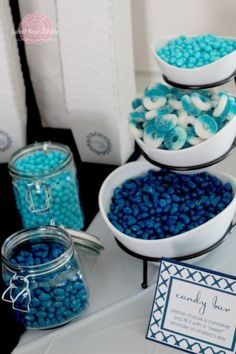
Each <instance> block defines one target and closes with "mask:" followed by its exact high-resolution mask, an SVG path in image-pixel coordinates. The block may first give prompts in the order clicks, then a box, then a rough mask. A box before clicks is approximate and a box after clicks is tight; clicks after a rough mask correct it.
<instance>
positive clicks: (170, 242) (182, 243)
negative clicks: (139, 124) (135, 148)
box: [99, 161, 236, 258]
mask: <svg viewBox="0 0 236 354" xmlns="http://www.w3.org/2000/svg"><path fill="white" fill-rule="evenodd" d="M150 169H152V170H159V168H158V167H154V166H153V165H151V164H150V163H148V162H147V161H137V162H131V163H128V164H125V165H123V166H121V167H119V168H117V169H116V170H115V171H113V172H112V173H111V174H110V175H109V176H108V177H107V178H106V180H105V181H104V182H103V185H102V187H101V189H100V192H99V208H100V212H101V214H102V217H103V219H104V221H105V223H106V225H107V227H108V228H109V229H110V231H111V232H112V234H113V235H114V236H115V237H116V238H117V239H118V240H119V241H120V242H121V243H122V244H123V245H124V246H125V247H127V248H128V249H129V250H131V251H133V252H136V253H138V254H140V255H143V256H147V257H157V258H160V257H170V258H175V257H184V256H189V255H193V254H196V253H198V252H201V251H203V250H205V249H207V248H208V247H210V246H212V245H214V244H215V243H216V242H218V241H219V240H220V239H221V238H222V236H223V235H224V234H225V233H226V231H227V230H228V228H229V227H230V224H231V223H232V220H233V218H234V215H235V210H236V180H235V179H234V177H232V176H230V175H227V174H225V173H221V172H218V171H213V170H212V169H211V170H209V172H210V173H211V174H213V175H214V176H216V177H217V178H219V179H220V180H221V181H222V182H223V183H226V182H229V183H231V185H232V187H233V195H234V196H233V199H232V201H231V203H230V204H229V205H228V206H227V207H226V208H225V209H224V210H223V211H222V212H220V213H219V214H218V215H216V216H215V217H214V218H212V219H210V220H209V221H207V222H205V223H204V224H202V225H200V226H198V227H196V228H194V229H192V230H190V231H187V232H184V233H181V234H179V235H176V236H173V237H169V238H165V239H159V240H143V239H137V238H134V237H131V236H128V235H126V234H124V233H123V232H121V231H119V230H118V229H117V228H116V227H114V226H113V224H112V223H111V222H110V220H109V219H108V216H107V214H108V212H109V210H110V205H111V201H112V197H113V194H114V191H115V189H116V188H117V187H120V186H121V185H122V183H124V182H125V181H126V180H127V179H129V178H135V177H138V176H141V175H144V174H146V173H147V172H148V170H150ZM206 171H207V170H206Z"/></svg>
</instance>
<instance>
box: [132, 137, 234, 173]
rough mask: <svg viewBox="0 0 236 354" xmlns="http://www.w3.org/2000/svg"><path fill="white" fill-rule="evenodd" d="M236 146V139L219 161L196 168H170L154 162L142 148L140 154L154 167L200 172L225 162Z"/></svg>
mask: <svg viewBox="0 0 236 354" xmlns="http://www.w3.org/2000/svg"><path fill="white" fill-rule="evenodd" d="M235 146H236V139H235V140H234V142H233V144H232V145H231V147H230V148H229V150H228V151H226V152H225V153H224V154H223V155H222V156H220V157H218V158H217V159H215V160H213V161H210V162H207V163H204V164H202V165H196V166H170V165H164V164H162V163H160V162H157V161H154V160H152V159H151V158H150V157H149V156H148V155H147V154H146V153H145V152H144V151H143V150H142V149H141V148H140V147H139V148H140V152H141V154H142V155H143V157H144V158H145V160H147V161H149V162H150V163H151V164H152V165H154V166H157V167H160V168H164V169H166V170H172V171H194V170H200V169H202V168H207V167H210V166H213V165H215V164H217V163H219V162H221V161H223V160H224V159H226V157H228V156H230V155H231V153H232V152H233V149H234V148H235Z"/></svg>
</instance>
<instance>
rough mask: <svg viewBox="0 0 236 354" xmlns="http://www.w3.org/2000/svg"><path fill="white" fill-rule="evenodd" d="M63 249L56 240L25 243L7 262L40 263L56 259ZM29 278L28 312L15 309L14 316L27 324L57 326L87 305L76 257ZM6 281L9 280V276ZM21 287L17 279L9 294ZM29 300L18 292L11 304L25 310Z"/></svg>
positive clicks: (77, 313) (37, 326) (23, 264)
mask: <svg viewBox="0 0 236 354" xmlns="http://www.w3.org/2000/svg"><path fill="white" fill-rule="evenodd" d="M64 251H65V247H64V246H63V245H61V244H59V243H54V242H51V243H43V242H40V243H35V244H30V243H24V245H23V246H22V247H21V248H20V247H19V248H18V249H17V251H16V253H14V254H13V255H12V256H11V258H10V262H11V263H13V264H16V265H19V266H21V267H24V266H38V265H43V264H46V263H48V262H50V261H53V260H55V259H56V258H58V257H59V256H60V255H61V254H62V253H63V252H64ZM42 273H43V271H42ZM23 274H24V273H23V272H22V276H23ZM10 276H12V274H11V275H10ZM5 278H6V276H5ZM8 278H9V277H8ZM28 280H29V292H30V297H31V300H30V301H29V312H21V311H16V317H17V320H18V321H19V322H20V323H21V324H23V325H24V326H25V327H27V328H39V329H40V328H53V327H57V326H59V325H62V324H64V323H66V322H68V321H70V320H72V319H73V318H74V317H77V316H78V315H80V314H81V313H82V312H83V311H84V310H85V309H86V308H87V306H88V293H87V290H86V288H85V285H84V282H83V280H82V277H81V273H80V270H79V268H78V263H77V262H76V261H75V258H72V259H71V260H70V261H69V263H67V264H65V265H63V266H62V267H61V268H58V269H57V270H54V271H51V272H50V273H47V274H44V275H43V274H41V275H40V274H37V275H35V276H30V277H28ZM5 282H6V284H8V283H9V279H5ZM20 291H22V287H21V285H20V283H19V287H17V284H16V288H14V289H13V291H12V296H13V297H16V296H17V295H18V294H19V292H20ZM28 300H29V299H28V297H24V296H19V298H18V299H17V300H16V301H15V304H14V305H15V307H16V308H18V309H22V310H25V309H26V302H27V301H28Z"/></svg>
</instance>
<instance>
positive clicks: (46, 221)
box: [13, 149, 84, 230]
mask: <svg viewBox="0 0 236 354" xmlns="http://www.w3.org/2000/svg"><path fill="white" fill-rule="evenodd" d="M66 158H67V156H66V154H65V153H64V152H62V151H59V150H58V151H57V150H54V151H51V150H49V149H48V150H36V151H34V152H33V153H31V154H27V155H25V156H22V157H20V158H18V159H17V160H16V161H15V164H14V167H15V169H16V170H17V171H18V172H20V173H23V174H24V175H26V176H30V178H28V179H25V178H17V179H15V180H14V182H13V188H14V192H15V198H16V203H17V207H18V209H19V211H20V214H21V217H22V221H23V226H24V227H25V228H28V227H37V226H41V225H50V224H53V225H57V226H60V225H63V226H65V227H68V228H71V229H76V230H80V229H81V228H82V227H83V225H84V218H83V213H82V210H81V206H80V201H79V194H78V193H79V192H78V184H77V178H76V171H75V168H74V165H73V166H67V167H66V168H64V169H61V170H60V166H61V165H62V164H63V162H65V160H66ZM55 171H56V172H57V173H55V174H54V172H55ZM50 173H51V175H50ZM37 176H40V177H37ZM42 176H43V177H42Z"/></svg>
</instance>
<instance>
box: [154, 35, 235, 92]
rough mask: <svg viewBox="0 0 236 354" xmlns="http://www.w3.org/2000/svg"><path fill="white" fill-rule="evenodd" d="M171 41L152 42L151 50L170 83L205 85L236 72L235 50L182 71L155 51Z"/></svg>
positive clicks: (163, 39)
mask: <svg viewBox="0 0 236 354" xmlns="http://www.w3.org/2000/svg"><path fill="white" fill-rule="evenodd" d="M228 38H229V39H236V38H233V37H228ZM171 39H175V37H165V38H159V39H157V40H155V41H153V42H152V44H151V49H152V53H153V55H154V57H155V59H156V61H157V63H158V65H159V67H160V69H161V71H162V73H163V74H164V75H165V76H166V77H167V78H168V79H169V80H171V81H172V82H175V83H179V84H182V85H189V86H198V85H207V84H212V83H217V82H219V81H221V80H225V79H227V78H228V77H230V76H231V75H232V74H233V73H234V71H235V70H236V50H234V51H233V52H231V53H230V54H227V55H225V56H224V57H223V58H221V59H219V60H216V61H215V62H213V63H211V64H208V65H204V66H202V67H199V68H194V69H183V68H178V67H176V66H173V65H170V64H168V63H166V62H165V61H164V60H162V59H161V58H160V57H159V55H158V54H157V51H158V50H159V49H160V48H162V47H164V46H165V45H166V43H167V42H168V41H169V40H171Z"/></svg>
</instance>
